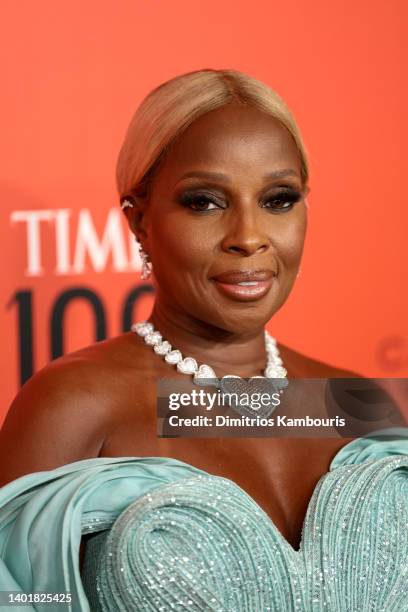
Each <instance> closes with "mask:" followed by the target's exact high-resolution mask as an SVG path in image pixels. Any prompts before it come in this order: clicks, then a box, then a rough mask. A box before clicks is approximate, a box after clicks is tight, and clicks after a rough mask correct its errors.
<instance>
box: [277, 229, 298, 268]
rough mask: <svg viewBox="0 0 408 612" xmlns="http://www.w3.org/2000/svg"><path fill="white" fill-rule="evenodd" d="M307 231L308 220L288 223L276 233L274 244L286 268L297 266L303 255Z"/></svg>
mask: <svg viewBox="0 0 408 612" xmlns="http://www.w3.org/2000/svg"><path fill="white" fill-rule="evenodd" d="M305 233H306V220H305V219H303V218H300V219H299V220H298V222H296V223H288V224H287V225H285V226H284V227H282V228H281V231H279V232H277V233H276V234H275V235H274V244H275V247H276V250H277V253H278V256H279V259H280V260H281V262H282V263H283V264H284V267H285V268H286V269H291V268H297V267H298V265H299V261H300V259H301V257H302V253H303V246H304V240H305Z"/></svg>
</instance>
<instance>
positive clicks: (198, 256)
mask: <svg viewBox="0 0 408 612" xmlns="http://www.w3.org/2000/svg"><path fill="white" fill-rule="evenodd" d="M151 229H152V232H151V249H150V254H151V259H152V262H153V266H154V267H155V269H157V270H160V269H163V270H171V269H182V271H183V274H184V275H185V274H187V275H188V274H189V272H191V273H192V274H193V273H194V274H195V275H197V272H198V273H199V271H200V269H202V270H203V271H205V270H206V269H207V268H209V266H210V264H211V259H212V253H213V251H214V248H213V245H212V242H211V236H210V235H208V232H206V231H205V230H203V228H201V229H199V228H197V226H193V227H191V226H190V225H189V224H186V222H185V221H184V222H183V223H182V224H181V223H158V224H157V226H154V225H152V227H151Z"/></svg>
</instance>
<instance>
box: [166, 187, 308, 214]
mask: <svg viewBox="0 0 408 612" xmlns="http://www.w3.org/2000/svg"><path fill="white" fill-rule="evenodd" d="M302 197H303V193H302V191H300V190H298V189H295V188H293V187H291V186H288V185H279V186H276V187H275V188H274V189H273V190H272V191H269V192H268V193H266V194H265V195H264V196H263V197H262V198H261V199H260V201H259V206H260V207H262V208H265V209H266V210H267V211H268V212H272V213H283V212H287V211H289V210H292V208H293V207H294V205H295V204H296V203H297V202H299V201H300V200H301V199H302ZM177 200H178V202H179V203H180V204H181V206H183V207H185V208H187V209H190V210H191V211H194V212H197V213H200V212H201V213H210V212H214V211H217V210H222V209H225V208H227V207H228V202H226V201H225V199H224V198H223V197H221V196H220V195H217V194H214V193H212V192H210V191H208V190H205V189H199V188H193V189H186V190H184V191H183V192H181V193H180V194H179V196H178V197H177Z"/></svg>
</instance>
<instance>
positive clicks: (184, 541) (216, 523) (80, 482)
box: [0, 428, 408, 612]
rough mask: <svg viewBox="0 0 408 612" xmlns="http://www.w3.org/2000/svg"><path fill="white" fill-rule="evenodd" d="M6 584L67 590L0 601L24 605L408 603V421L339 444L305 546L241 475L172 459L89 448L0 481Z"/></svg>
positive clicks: (357, 608)
mask: <svg viewBox="0 0 408 612" xmlns="http://www.w3.org/2000/svg"><path fill="white" fill-rule="evenodd" d="M381 434H382V435H381ZM254 477H256V475H254ZM84 534H93V535H92V536H91V537H90V539H89V542H88V545H87V552H86V557H85V563H84V567H83V570H82V575H81V570H80V567H79V545H80V541H81V535H84ZM1 591H22V592H26V593H27V592H32V591H36V592H48V593H49V592H56V593H62V592H70V593H71V594H72V603H71V604H62V603H61V604H58V605H56V604H55V605H41V604H31V605H25V606H17V605H16V606H14V607H13V608H8V607H7V608H6V607H4V608H3V607H2V606H1V605H0V609H5V610H6V609H7V610H20V611H21V612H29V611H30V610H48V611H49V612H51V611H54V610H56V611H58V610H61V611H62V610H73V611H81V612H82V611H84V612H85V611H88V610H92V611H95V612H96V611H100V610H103V611H104V612H116V611H117V612H119V611H121V612H123V611H142V612H144V611H146V612H147V611H155V612H156V611H158V612H160V611H164V612H172V611H175V612H176V611H180V610H190V611H193V612H201V611H208V612H221V611H222V612H268V611H270V612H272V611H273V612H294V611H299V612H317V611H319V612H320V611H321V612H323V611H326V612H380V611H381V612H408V428H397V429H392V430H386V431H385V430H384V432H383V433H382V432H377V433H376V435H375V436H367V437H365V438H359V439H356V440H353V441H352V442H350V443H348V444H347V445H346V446H344V447H343V448H342V449H340V451H339V452H338V453H337V455H336V456H335V458H334V459H333V461H332V462H331V465H330V471H329V472H328V473H327V474H325V475H324V476H322V477H321V478H320V480H319V482H318V483H317V485H316V488H315V490H314V493H313V495H312V498H311V500H310V503H309V506H308V510H307V514H306V518H305V521H304V524H303V529H302V538H301V543H300V548H299V550H295V549H294V548H293V547H292V546H291V545H290V544H289V543H288V542H287V540H285V538H284V537H283V536H282V535H281V533H280V531H279V530H278V529H277V528H276V526H275V525H274V523H273V522H272V521H271V520H270V518H269V517H268V516H267V515H266V514H265V512H264V511H263V510H262V509H261V508H260V507H259V506H258V505H257V504H256V503H255V501H254V500H253V499H252V498H251V497H250V496H249V495H248V494H247V493H245V491H243V490H242V489H241V488H240V487H239V486H238V485H236V484H235V483H234V482H232V481H231V480H228V479H226V478H222V477H219V476H212V475H211V474H208V473H206V472H204V471H202V470H199V469H198V468H195V467H193V466H191V465H188V464H186V463H183V462H181V461H178V460H176V459H171V458H163V457H121V458H96V459H87V460H83V461H76V462H75V463H71V464H68V465H65V466H63V467H60V468H57V469H54V470H50V471H46V472H38V473H34V474H29V475H27V476H23V477H21V478H18V479H17V480H15V481H13V482H11V483H10V484H8V485H6V486H4V487H3V488H2V489H0V592H1Z"/></svg>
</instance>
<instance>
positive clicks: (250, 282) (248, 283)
mask: <svg viewBox="0 0 408 612" xmlns="http://www.w3.org/2000/svg"><path fill="white" fill-rule="evenodd" d="M257 284H258V281H242V283H238V285H245V286H247V285H248V286H250V285H257Z"/></svg>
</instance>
